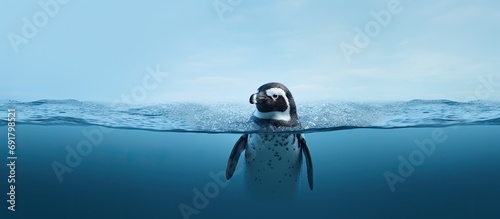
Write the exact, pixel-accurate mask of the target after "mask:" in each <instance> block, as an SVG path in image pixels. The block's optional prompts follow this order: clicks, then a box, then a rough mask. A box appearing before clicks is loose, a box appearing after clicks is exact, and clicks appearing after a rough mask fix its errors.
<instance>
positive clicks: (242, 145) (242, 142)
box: [226, 134, 248, 180]
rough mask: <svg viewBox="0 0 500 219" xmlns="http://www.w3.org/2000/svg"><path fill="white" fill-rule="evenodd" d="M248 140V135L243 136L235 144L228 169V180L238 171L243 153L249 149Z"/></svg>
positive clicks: (228, 162)
mask: <svg viewBox="0 0 500 219" xmlns="http://www.w3.org/2000/svg"><path fill="white" fill-rule="evenodd" d="M247 138H248V134H244V135H241V137H240V139H238V141H237V142H236V144H234V147H233V150H232V151H231V154H230V155H229V159H228V161H227V167H226V179H228V180H229V179H231V177H232V176H233V173H234V171H235V170H236V165H237V164H238V160H239V159H240V155H241V152H243V151H244V150H245V149H246V148H247Z"/></svg>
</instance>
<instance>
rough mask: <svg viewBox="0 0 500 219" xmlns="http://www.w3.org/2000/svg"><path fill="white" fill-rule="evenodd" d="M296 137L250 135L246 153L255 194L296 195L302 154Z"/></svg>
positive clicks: (247, 179)
mask: <svg viewBox="0 0 500 219" xmlns="http://www.w3.org/2000/svg"><path fill="white" fill-rule="evenodd" d="M296 136H297V135H295V134H250V135H249V136H248V144H247V149H246V152H245V158H246V159H245V164H246V174H245V175H246V182H247V184H248V188H249V189H250V191H251V193H252V194H255V193H260V192H262V193H263V194H272V195H275V196H295V195H296V193H297V192H298V188H299V185H300V169H301V163H302V159H301V158H302V156H301V155H302V153H301V151H300V148H299V142H298V139H297V137H296Z"/></svg>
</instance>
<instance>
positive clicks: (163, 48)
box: [0, 0, 500, 103]
mask: <svg viewBox="0 0 500 219" xmlns="http://www.w3.org/2000/svg"><path fill="white" fill-rule="evenodd" d="M499 11H500V2H499V1H493V0H491V1H465V0H457V1H452V0H439V1H411V0H401V1H397V0H374V1H328V0H322V1H306V0H276V1H249V0H197V1H160V0H157V1H97V0H92V1H70V0H60V1H56V0H40V1H14V0H7V1H2V2H1V3H0V20H1V22H0V59H1V60H2V61H1V63H2V64H1V65H0V99H12V100H18V101H33V100H39V99H76V100H82V101H99V102H116V101H123V102H134V103H142V102H145V103H150V102H152V103H158V102H159V103H165V102H205V101H208V102H213V101H215V102H242V103H247V101H248V98H249V96H250V95H251V94H252V93H254V92H255V91H256V89H257V88H258V87H259V86H260V85H262V84H264V83H267V82H274V81H276V82H281V83H283V84H285V85H286V86H287V87H288V88H289V89H290V90H291V91H292V93H293V95H294V97H295V99H296V100H299V101H327V100H328V101H330V100H333V101H400V100H412V99H450V100H455V101H465V100H471V99H489V100H495V101H498V100H500V52H499V51H500V43H499V40H498V39H500V13H498V12H499ZM497 90H498V91H497Z"/></svg>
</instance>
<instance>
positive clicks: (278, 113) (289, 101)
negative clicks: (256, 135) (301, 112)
mask: <svg viewBox="0 0 500 219" xmlns="http://www.w3.org/2000/svg"><path fill="white" fill-rule="evenodd" d="M250 103H251V104H255V106H256V108H257V109H256V110H255V112H254V113H253V117H255V118H256V119H260V120H272V121H279V122H281V123H289V124H296V123H297V120H298V119H297V110H296V107H295V101H294V100H293V96H292V93H291V92H290V90H288V88H287V87H286V86H285V85H283V84H281V83H277V82H272V83H267V84H264V85H262V86H260V87H259V89H257V93H254V94H252V95H251V96H250Z"/></svg>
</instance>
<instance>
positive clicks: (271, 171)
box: [226, 83, 313, 197]
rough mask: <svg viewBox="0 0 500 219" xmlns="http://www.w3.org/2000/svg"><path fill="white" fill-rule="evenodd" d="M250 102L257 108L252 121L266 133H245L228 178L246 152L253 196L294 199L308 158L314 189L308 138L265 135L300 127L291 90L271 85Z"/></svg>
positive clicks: (231, 158)
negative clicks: (302, 167) (303, 166)
mask: <svg viewBox="0 0 500 219" xmlns="http://www.w3.org/2000/svg"><path fill="white" fill-rule="evenodd" d="M250 103H251V104H255V105H256V110H255V111H254V112H253V115H252V116H251V118H250V120H251V121H252V122H254V123H255V124H257V125H258V127H260V128H261V129H262V130H263V132H262V133H251V134H244V135H242V136H241V137H240V138H239V139H238V141H237V142H236V144H235V145H234V147H233V150H232V151H231V154H230V156H229V160H228V163H227V168H226V178H227V179H228V180H229V179H231V177H232V176H233V174H234V171H235V169H236V165H237V164H238V160H239V157H240V154H241V153H242V152H243V151H245V164H246V170H245V178H246V179H245V181H246V183H247V186H248V189H249V191H250V193H251V194H256V193H259V194H260V195H258V196H261V195H264V196H266V197H294V196H296V195H297V194H298V191H299V186H300V170H301V166H302V155H304V157H305V161H306V166H307V178H308V181H309V188H310V189H311V190H312V189H313V167H312V161H311V154H310V152H309V148H308V146H307V143H306V140H305V138H304V135H303V134H296V133H285V132H281V133H273V132H264V130H267V131H268V130H269V128H271V129H272V130H279V128H282V127H286V128H289V127H292V128H293V127H298V126H299V125H300V123H299V120H298V116H297V108H296V106H295V102H294V100H293V96H292V94H291V93H290V90H288V88H287V87H286V86H285V85H283V84H281V83H267V84H264V85H262V86H260V87H259V89H258V90H257V93H255V94H252V95H251V96H250Z"/></svg>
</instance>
